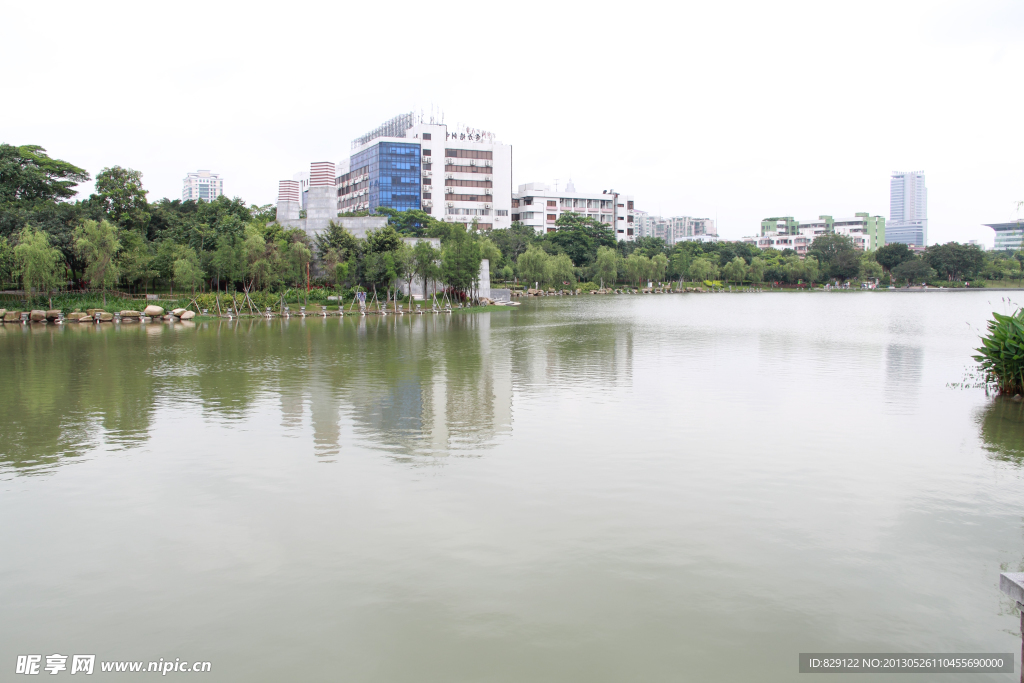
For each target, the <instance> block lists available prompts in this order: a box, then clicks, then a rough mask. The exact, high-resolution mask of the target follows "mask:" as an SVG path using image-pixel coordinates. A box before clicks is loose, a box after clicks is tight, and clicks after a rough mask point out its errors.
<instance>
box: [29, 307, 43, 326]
mask: <svg viewBox="0 0 1024 683" xmlns="http://www.w3.org/2000/svg"><path fill="white" fill-rule="evenodd" d="M28 319H29V320H31V321H32V322H34V323H38V322H42V321H44V320H46V311H38V310H37V311H32V312H31V313H29V314H28Z"/></svg>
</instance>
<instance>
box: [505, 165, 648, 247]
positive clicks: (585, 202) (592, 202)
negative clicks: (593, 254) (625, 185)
mask: <svg viewBox="0 0 1024 683" xmlns="http://www.w3.org/2000/svg"><path fill="white" fill-rule="evenodd" d="M569 211H572V212H574V213H579V214H582V215H584V216H587V217H589V218H593V219H595V220H598V221H600V222H601V223H604V224H606V225H609V226H612V227H613V228H614V230H615V237H616V239H618V240H619V241H627V242H632V241H633V240H634V239H635V238H636V232H635V227H634V219H635V216H636V209H635V207H634V205H633V196H632V195H624V194H621V193H619V192H615V191H614V190H605V191H603V192H590V193H588V192H577V191H576V187H575V185H573V183H572V181H571V180H570V181H569V182H568V183H567V184H566V186H565V189H564V190H561V191H559V190H557V188H556V189H555V190H552V189H551V186H550V185H547V184H545V183H528V184H526V185H520V186H519V188H518V191H517V192H515V193H513V194H512V220H513V221H520V222H521V223H523V224H524V225H529V226H530V227H532V228H533V229H534V230H535V231H536V232H537V233H546V232H555V231H556V230H557V227H556V225H555V222H556V221H557V220H558V217H559V216H561V215H562V214H563V213H566V212H569Z"/></svg>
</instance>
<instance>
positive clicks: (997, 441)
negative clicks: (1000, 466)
mask: <svg viewBox="0 0 1024 683" xmlns="http://www.w3.org/2000/svg"><path fill="white" fill-rule="evenodd" d="M978 422H979V424H980V426H981V439H982V441H983V442H984V444H985V447H986V448H987V449H988V452H989V454H990V455H991V457H992V458H994V459H996V460H1003V461H1006V462H1012V463H1016V464H1018V465H1020V464H1024V403H1022V402H1020V401H1014V400H1013V399H1011V398H1007V397H1003V396H1001V397H999V398H996V399H995V400H994V401H992V403H990V404H989V405H988V406H986V407H985V408H983V409H982V410H980V411H979V413H978Z"/></svg>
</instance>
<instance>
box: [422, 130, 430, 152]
mask: <svg viewBox="0 0 1024 683" xmlns="http://www.w3.org/2000/svg"><path fill="white" fill-rule="evenodd" d="M423 139H424V140H429V139H430V133H424V134H423ZM424 154H430V152H429V151H427V152H424Z"/></svg>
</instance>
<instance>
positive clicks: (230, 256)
mask: <svg viewBox="0 0 1024 683" xmlns="http://www.w3.org/2000/svg"><path fill="white" fill-rule="evenodd" d="M234 242H235V241H234V240H233V239H232V237H231V235H227V234H224V235H221V236H220V238H218V240H217V249H216V251H214V253H213V258H212V259H211V260H210V267H211V268H212V269H213V275H214V279H215V282H216V287H217V291H220V282H221V279H225V280H228V281H229V282H232V281H234V280H236V279H239V277H240V273H239V264H240V261H241V259H240V258H239V254H238V249H237V247H236V246H235V243H234Z"/></svg>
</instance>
